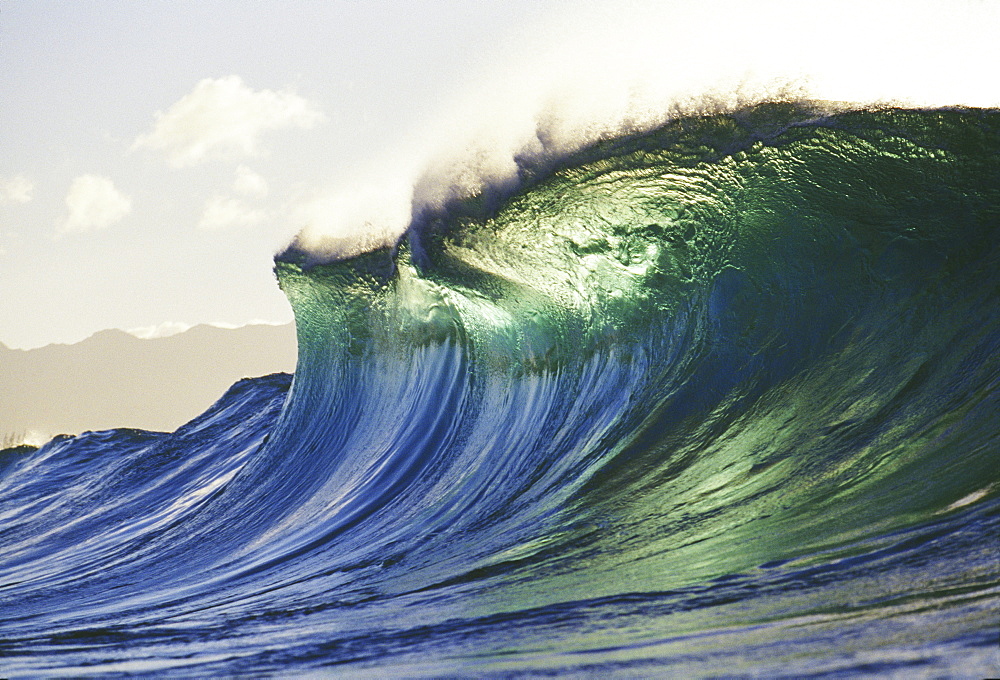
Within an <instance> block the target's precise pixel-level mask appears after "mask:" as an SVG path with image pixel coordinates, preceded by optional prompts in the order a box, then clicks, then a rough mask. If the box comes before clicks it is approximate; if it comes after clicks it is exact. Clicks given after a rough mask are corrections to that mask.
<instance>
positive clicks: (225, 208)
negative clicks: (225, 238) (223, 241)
mask: <svg viewBox="0 0 1000 680" xmlns="http://www.w3.org/2000/svg"><path fill="white" fill-rule="evenodd" d="M265 217H267V214H266V213H265V212H264V211H263V210H255V209H253V208H249V207H248V206H247V205H245V204H244V203H243V202H242V201H240V200H239V199H236V198H229V197H227V196H213V197H212V198H210V199H209V201H208V203H206V204H205V212H204V213H203V214H202V216H201V221H200V222H199V223H198V226H199V227H200V228H201V229H228V228H230V227H252V226H254V225H255V224H258V223H260V222H262V221H263V220H264V218H265Z"/></svg>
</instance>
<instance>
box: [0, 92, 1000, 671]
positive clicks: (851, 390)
mask: <svg viewBox="0 0 1000 680" xmlns="http://www.w3.org/2000/svg"><path fill="white" fill-rule="evenodd" d="M998 122H1000V119H998V115H997V114H996V113H995V112H990V111H966V110H955V111H879V112H845V113H840V114H837V115H821V114H820V113H818V112H815V111H810V110H808V109H805V108H799V107H791V106H779V105H766V106H760V107H757V108H755V109H749V110H746V111H742V112H738V113H736V114H732V115H719V116H714V117H703V118H690V119H682V120H679V121H677V122H675V123H673V124H671V125H668V126H666V127H664V128H662V129H660V130H657V131H653V132H651V133H648V134H644V135H637V136H632V137H626V138H622V139H618V140H609V141H607V142H605V143H602V144H599V145H597V146H595V147H592V148H590V149H586V150H584V151H582V152H580V153H579V154H578V155H577V156H575V157H573V158H570V159H566V160H565V162H564V163H563V164H562V165H560V166H558V167H556V168H554V169H553V168H542V167H532V166H531V164H530V162H528V161H525V163H524V172H523V183H522V184H521V185H520V186H518V187H505V188H503V190H502V191H501V190H498V192H497V193H495V194H493V195H487V194H484V195H483V196H481V197H479V198H477V199H471V200H468V201H465V202H461V203H455V204H453V205H450V206H448V208H447V209H445V210H442V211H438V212H426V213H424V214H421V215H418V216H417V218H416V219H415V221H414V224H413V226H412V227H411V230H410V232H409V233H408V235H407V236H406V237H405V238H404V240H403V241H402V242H401V243H400V244H398V246H397V247H395V248H392V249H386V250H382V251H376V252H374V253H369V254H367V255H364V256H361V257H358V258H354V259H351V260H347V261H343V262H337V263H332V264H327V265H321V266H315V267H308V266H305V264H304V261H303V260H302V259H300V258H298V257H297V256H296V255H295V254H294V253H290V254H288V255H286V256H285V257H284V258H283V259H282V260H281V261H279V263H278V266H277V271H278V275H279V279H280V281H281V284H282V287H283V288H284V289H285V291H286V293H287V294H288V296H289V299H290V300H291V302H292V304H293V306H294V308H295V311H296V319H297V326H298V332H299V345H300V350H299V351H300V357H299V369H298V371H297V373H296V376H295V380H294V384H293V386H292V389H291V392H290V394H289V397H288V400H287V402H284V392H283V386H282V385H281V384H280V381H278V382H277V383H276V382H275V380H276V379H271V380H270V382H268V381H264V382H257V383H247V384H245V385H244V386H243V388H242V389H241V390H237V391H235V392H233V393H232V394H230V395H228V396H227V398H226V399H224V400H222V401H221V402H220V404H219V405H218V406H217V410H216V411H215V412H214V415H213V412H210V413H208V414H206V416H204V417H203V418H202V419H200V421H195V423H193V424H192V425H191V426H189V427H188V428H184V429H182V430H180V431H178V432H177V433H175V434H173V435H152V434H147V433H129V432H117V433H108V434H98V435H91V436H90V437H89V438H88V437H81V438H77V439H75V440H69V441H64V442H54V443H52V444H50V445H48V446H47V447H45V448H43V449H42V450H41V451H40V452H38V453H37V454H34V456H33V457H29V458H27V459H25V460H22V461H19V462H17V463H16V465H15V464H8V467H5V468H4V469H3V471H0V474H6V476H5V477H4V478H3V479H0V484H3V485H4V486H3V487H2V492H3V494H4V495H3V496H2V497H0V498H10V499H12V500H10V501H8V502H7V504H6V505H4V506H2V511H3V512H4V513H6V514H5V517H11V518H13V519H12V520H11V523H10V524H9V525H8V526H9V527H10V529H7V530H6V531H5V532H4V533H3V534H0V542H2V549H3V550H4V552H5V554H12V555H16V556H17V557H16V561H12V562H10V563H9V564H10V567H9V568H6V564H5V569H4V572H3V576H4V579H3V583H2V586H3V589H2V590H0V597H3V598H4V600H3V601H4V608H5V611H8V612H12V613H11V614H10V615H8V616H6V617H5V619H6V622H5V623H4V624H2V628H0V629H2V631H3V635H2V637H3V639H4V640H5V641H6V642H4V643H2V645H0V651H2V653H3V654H4V657H3V662H2V663H0V668H3V669H4V670H7V669H10V670H9V671H8V673H9V674H17V673H29V674H30V673H32V672H36V673H39V674H48V673H50V672H55V671H60V669H61V671H60V672H66V673H70V674H84V673H90V672H98V673H104V672H116V671H132V672H146V671H148V672H161V673H167V672H173V673H177V674H179V675H205V674H226V673H248V674H254V673H279V672H282V673H287V672H291V671H302V672H312V671H316V670H326V671H327V672H330V673H345V672H346V673H350V674H355V675H359V674H364V673H366V672H369V673H370V674H371V675H373V676H384V675H387V674H388V675H441V674H445V675H447V674H456V673H457V674H468V675H490V674H497V675H509V674H522V673H525V674H531V673H550V672H566V673H572V674H576V675H579V674H592V675H595V676H601V677H603V676H607V675H612V674H616V673H618V674H622V675H635V674H682V673H683V674H689V675H732V674H737V675H739V674H750V675H766V676H773V675H780V674H789V675H796V676H801V675H804V674H810V673H837V672H843V673H852V674H856V673H862V672H864V673H877V672H882V673H900V674H903V673H905V674H907V675H921V674H923V675H939V674H941V673H947V674H953V675H970V676H978V675H990V674H991V673H994V670H995V664H996V662H997V659H996V644H995V643H996V639H995V638H996V635H995V622H996V611H997V607H998V604H1000V597H998V595H1000V593H998V590H1000V573H998V572H1000V568H998V566H997V548H996V541H995V536H996V532H997V530H998V528H1000V527H998V524H1000V521H998V509H1000V500H998V499H1000V494H998V483H1000V474H998V472H997V470H998V468H997V458H996V453H995V452H996V449H997V445H998V438H1000V437H998V432H997V426H996V421H997V415H998V412H1000V409H998V405H1000V404H998V396H997V389H998V386H997V382H998V378H1000V366H998V364H997V360H996V358H995V357H996V356H997V355H998V353H997V351H998V349H1000V314H998V311H1000V310H998V308H997V307H998V302H997V300H998V299H1000V298H998V295H997V293H998V292H1000V280H998V278H997V277H998V271H1000V269H998V266H997V265H998V264H1000V258H998V251H997V229H998V224H1000V189H998V188H997V187H1000V181H998V180H1000V161H998V160H997V158H998V151H1000V131H998ZM283 402H284V403H283ZM282 404H283V407H282ZM279 408H281V411H280V414H279V411H278V409H279ZM122 461H135V462H134V463H133V462H129V463H128V464H125V463H124V462H122ZM147 461H149V462H147ZM129 466H131V467H129ZM33 485H35V486H37V489H35V490H34V491H29V490H30V489H32V488H34V487H33ZM63 485H64V486H65V489H66V490H65V491H57V490H58V489H62V487H63ZM5 528H6V527H5Z"/></svg>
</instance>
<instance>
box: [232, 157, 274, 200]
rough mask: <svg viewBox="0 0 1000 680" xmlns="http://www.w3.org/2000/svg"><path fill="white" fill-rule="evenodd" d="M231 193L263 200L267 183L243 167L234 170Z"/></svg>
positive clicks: (266, 190)
mask: <svg viewBox="0 0 1000 680" xmlns="http://www.w3.org/2000/svg"><path fill="white" fill-rule="evenodd" d="M233 191H235V192H236V193H238V194H241V195H243V196H251V197H256V198H264V197H265V196H267V192H268V188H267V181H266V180H265V179H264V178H263V177H261V176H260V175H258V174H257V173H256V172H254V171H253V170H251V169H250V168H248V167H247V166H245V165H241V166H240V167H238V168H236V180H235V181H234V182H233Z"/></svg>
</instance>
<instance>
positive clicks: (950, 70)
mask: <svg viewBox="0 0 1000 680" xmlns="http://www.w3.org/2000/svg"><path fill="white" fill-rule="evenodd" d="M998 5H1000V3H997V2H993V1H991V0H979V1H975V0H968V1H966V0H947V1H944V0H942V1H941V2H919V1H916V0H911V1H909V2H892V1H890V0H884V1H876V0H868V1H866V2H850V1H845V2H842V3H838V4H837V5H836V6H835V7H834V6H831V5H829V4H827V3H801V2H791V1H785V0H774V1H764V2H760V3H745V2H729V1H725V0H712V1H708V2H697V3H694V2H681V1H677V2H631V1H620V2H613V3H612V2H588V3H584V2H566V1H564V0H559V1H557V0H531V1H525V0H504V1H503V2H486V1H483V2H467V1H465V2H458V1H443V0H436V1H430V0H410V1H408V2H361V1H352V2H346V1H343V2H312V1H310V2H303V1H298V2H295V1H288V0H285V1H282V2H272V1H270V0H259V1H257V2H253V3H247V2H243V1H238V2H237V1H232V2H229V1H219V0H206V1H199V2H179V1H170V2H155V1H145V2H127V3H123V2H110V1H104V2H96V1H87V0H77V1H75V2H72V3H67V2H57V1H45V0H35V1H32V2H12V1H10V0H0V92H2V93H3V96H2V97H0V149H3V153H2V154H0V342H3V343H4V344H6V345H8V346H10V347H17V348H31V347H38V346H42V345H45V344H49V343H53V342H59V343H69V342H76V341H79V340H82V339H84V338H85V337H87V336H89V335H91V334H92V333H94V332H96V331H99V330H102V329H106V328H121V329H124V330H130V331H133V332H135V333H137V334H140V335H145V336H149V335H156V334H164V333H169V332H176V331H178V330H181V329H183V328H186V327H188V326H191V325H194V324H198V323H215V324H228V325H232V326H238V325H242V324H246V323H252V322H269V323H283V322H288V321H290V320H291V318H292V314H291V310H290V308H289V306H288V303H287V301H286V300H285V298H284V296H283V295H282V293H281V292H280V290H279V289H278V287H277V285H276V282H275V280H274V277H273V275H272V272H271V267H272V258H273V256H274V254H275V252H277V251H278V250H280V249H281V248H283V247H284V246H285V245H287V244H288V242H289V240H290V239H291V238H292V237H293V236H294V235H295V234H296V233H298V232H299V231H300V230H303V229H304V230H305V233H306V237H305V238H304V241H303V242H304V243H306V244H307V245H309V244H311V245H313V246H315V247H316V248H317V249H319V250H322V247H323V246H322V243H323V238H324V235H328V234H332V235H337V236H340V235H343V234H345V233H354V234H359V233H360V234H364V233H368V232H378V233H384V234H387V235H389V236H386V238H389V237H391V236H392V235H394V234H396V233H398V232H399V230H401V229H402V228H404V227H405V224H406V219H407V216H408V214H409V212H408V211H409V208H410V204H411V200H413V198H414V192H413V187H414V184H415V183H417V184H420V186H422V187H424V189H426V187H427V186H438V187H449V186H452V185H455V184H461V183H463V182H464V183H465V184H467V186H465V187H464V188H463V190H464V191H474V190H475V188H476V186H478V185H479V184H481V183H482V182H483V181H488V180H489V178H495V177H497V176H499V177H502V176H503V175H504V173H509V172H511V171H512V170H511V169H512V167H513V166H512V163H511V157H512V154H513V153H515V152H516V151H517V150H519V149H521V148H524V146H525V145H526V144H528V145H530V143H531V140H532V139H534V137H533V135H534V133H535V131H536V130H537V129H538V127H539V121H540V120H542V119H543V118H544V120H546V121H548V122H547V123H546V125H549V126H550V127H552V128H553V130H555V131H556V132H557V133H558V134H556V135H555V137H554V138H556V139H557V140H560V141H561V143H563V144H565V146H566V147H567V148H572V147H573V145H578V144H581V143H586V141H587V140H588V139H592V138H593V137H594V136H597V135H600V134H602V133H604V132H606V131H607V130H609V129H612V128H614V126H615V125H619V124H620V123H621V122H622V121H623V120H626V119H628V120H632V121H634V120H636V119H639V120H643V121H646V120H648V121H654V120H656V119H657V117H661V118H662V116H663V115H664V112H665V111H667V110H668V109H669V108H670V106H671V104H672V103H675V102H677V101H681V102H689V103H690V102H692V101H694V100H697V99H698V98H699V97H702V96H703V95H705V94H708V95H710V96H711V97H714V98H716V99H718V98H720V97H721V98H722V99H724V100H726V101H729V100H730V99H732V96H733V95H734V93H737V94H738V95H739V97H743V98H749V99H753V98H754V97H758V96H763V95H762V94H761V93H764V94H766V93H767V92H768V91H772V92H773V91H779V90H787V89H789V88H791V89H792V90H793V91H797V92H798V91H801V93H803V94H806V95H809V96H818V97H821V98H833V99H848V100H852V101H901V102H903V103H909V104H918V105H946V104H971V105H981V106H984V105H997V104H998V103H1000V91H998V88H1000V85H998V82H1000V81H998V79H997V78H996V75H995V68H996V64H997V63H1000V46H998V45H1000V41H998V40H996V37H995V36H996V35H998V34H1000V20H998V16H1000V13H998ZM727 97H728V98H729V99H727ZM739 97H737V98H739ZM456 159H465V160H461V161H460V160H456ZM470 169H471V170H470ZM428 173H429V174H430V175H431V176H434V177H436V178H437V179H436V180H435V182H436V184H435V182H431V183H428V182H423V183H422V184H421V183H419V182H417V180H418V179H419V178H421V177H426V176H428ZM435 173H436V174H435ZM470 178H471V179H470ZM445 193H447V192H445ZM441 195H443V194H442V192H441V191H437V192H435V191H433V190H432V191H424V190H422V193H420V195H419V196H418V198H419V199H420V200H424V201H433V200H437V199H438V198H440V196H441Z"/></svg>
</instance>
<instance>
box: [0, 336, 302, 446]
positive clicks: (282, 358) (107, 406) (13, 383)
mask: <svg viewBox="0 0 1000 680" xmlns="http://www.w3.org/2000/svg"><path fill="white" fill-rule="evenodd" d="M295 355H296V343H295V326H294V324H286V325H283V326H268V325H252V326H243V327H242V328H236V329H225V328H216V327H214V326H195V327H193V328H191V329H189V330H187V331H185V332H184V333H180V334H177V335H173V336H170V337H166V338H153V339H149V340H142V339H140V338H137V337H135V336H133V335H130V334H128V333H126V332H124V331H119V330H107V331H101V332H99V333H95V334H94V335H92V336H90V337H89V338H87V339H86V340H83V341H82V342H78V343H76V344H73V345H48V346H46V347H39V348H38V349H31V350H20V349H11V348H9V347H7V346H6V345H4V344H2V343H0V448H2V447H3V446H10V445H13V444H18V443H20V441H19V440H20V439H21V438H22V437H23V436H25V435H32V434H34V436H35V437H37V436H38V435H39V434H40V435H43V436H45V437H46V438H48V437H50V436H52V435H55V434H62V433H66V434H79V433H80V432H83V431H85V430H105V429H111V428H116V427H133V428H141V429H145V430H163V431H172V430H175V429H177V428H178V427H179V426H181V425H183V424H184V423H186V422H187V421H189V420H191V419H192V418H194V417H195V416H197V415H198V414H200V413H202V412H203V411H205V409H207V408H208V407H209V406H211V405H212V404H213V403H214V402H215V400H216V399H218V398H219V397H221V396H222V395H223V393H224V392H225V391H226V388H228V387H229V386H230V385H231V384H233V383H234V382H236V381H237V380H239V379H241V378H244V377H252V376H258V375H265V374H268V373H277V372H292V371H294V370H295ZM15 440H18V441H15Z"/></svg>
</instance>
